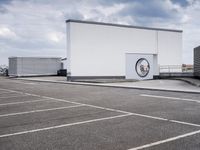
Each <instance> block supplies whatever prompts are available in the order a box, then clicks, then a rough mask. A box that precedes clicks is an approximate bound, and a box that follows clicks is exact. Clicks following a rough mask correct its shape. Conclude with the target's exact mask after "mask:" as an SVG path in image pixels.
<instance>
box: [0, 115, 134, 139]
mask: <svg viewBox="0 0 200 150" xmlns="http://www.w3.org/2000/svg"><path fill="white" fill-rule="evenodd" d="M131 115H132V114H123V115H117V116H112V117H105V118H99V119H92V120H86V121H80V122H74V123H69V124H61V125H58V126H51V127H46V128H39V129H35V130H27V131H22V132H15V133H10V134H3V135H0V138H3V137H9V136H15V135H22V134H27V133H34V132H39V131H46V130H52V129H58V128H63V127H69V126H74V125H80V124H88V123H92V122H98V121H103V120H111V119H115V118H122V117H126V116H131Z"/></svg>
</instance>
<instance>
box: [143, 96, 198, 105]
mask: <svg viewBox="0 0 200 150" xmlns="http://www.w3.org/2000/svg"><path fill="white" fill-rule="evenodd" d="M140 96H144V97H152V98H164V99H170V100H177V101H187V102H196V103H200V100H195V99H186V98H178V97H168V96H158V95H147V94H140Z"/></svg>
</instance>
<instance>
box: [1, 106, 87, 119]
mask: <svg viewBox="0 0 200 150" xmlns="http://www.w3.org/2000/svg"><path fill="white" fill-rule="evenodd" d="M81 106H85V105H73V106H66V107H57V108H49V109H38V110H32V111H25V112H18V113H10V114H3V115H0V117H8V116H16V115H24V114H30V113H38V112H46V111H53V110H61V109H68V108H76V107H81Z"/></svg>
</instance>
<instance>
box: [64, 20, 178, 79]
mask: <svg viewBox="0 0 200 150" xmlns="http://www.w3.org/2000/svg"><path fill="white" fill-rule="evenodd" d="M67 36H68V37H67V59H68V60H67V61H68V62H67V63H68V67H67V70H68V72H70V73H71V76H125V53H142V54H143V53H144V54H157V53H158V52H159V54H158V63H160V64H169V63H170V64H181V54H180V53H181V40H182V39H181V33H178V32H167V31H163V32H162V31H159V32H158V31H157V30H147V29H136V28H126V27H117V26H108V25H97V24H86V23H76V22H68V23H67ZM158 39H159V40H158ZM166 41H167V42H166ZM171 55H174V56H173V57H172V61H169V59H170V58H171ZM175 58H176V59H175Z"/></svg>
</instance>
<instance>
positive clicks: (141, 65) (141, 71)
mask: <svg viewBox="0 0 200 150" xmlns="http://www.w3.org/2000/svg"><path fill="white" fill-rule="evenodd" d="M135 70H136V72H137V74H138V75H139V76H140V77H146V76H147V75H148V73H149V70H150V65H149V62H148V61H147V60H146V59H145V58H140V59H139V60H138V61H137V62H136V64H135Z"/></svg>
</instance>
